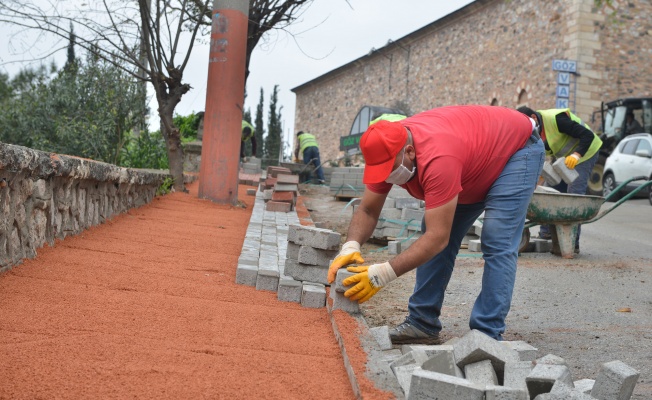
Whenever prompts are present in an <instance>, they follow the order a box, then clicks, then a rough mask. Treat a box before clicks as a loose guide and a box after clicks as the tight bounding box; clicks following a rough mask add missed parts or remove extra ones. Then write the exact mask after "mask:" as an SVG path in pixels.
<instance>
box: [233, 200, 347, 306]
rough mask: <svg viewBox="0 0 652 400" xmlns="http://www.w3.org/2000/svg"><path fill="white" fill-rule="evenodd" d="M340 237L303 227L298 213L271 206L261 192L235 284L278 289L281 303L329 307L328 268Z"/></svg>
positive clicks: (335, 234)
mask: <svg viewBox="0 0 652 400" xmlns="http://www.w3.org/2000/svg"><path fill="white" fill-rule="evenodd" d="M267 204H269V202H268V203H267ZM340 241H341V237H340V234H339V233H337V232H334V231H331V230H328V229H321V228H316V227H312V226H303V225H301V224H300V221H299V217H298V216H297V214H296V211H291V212H277V211H271V210H269V209H267V208H266V207H265V200H264V195H263V194H262V192H260V191H259V192H257V193H256V200H255V201H254V208H253V211H252V214H251V219H250V222H249V226H248V228H247V233H246V235H245V240H244V243H243V246H242V251H241V254H240V257H239V258H238V267H237V270H236V283H238V284H242V285H248V286H255V287H256V290H268V291H272V292H276V293H277V298H278V300H280V301H291V302H296V303H300V304H301V305H302V306H304V307H310V308H321V307H325V306H326V285H327V283H328V282H327V276H328V267H329V265H330V260H332V259H333V258H334V257H335V255H336V254H337V252H338V250H339V247H340Z"/></svg>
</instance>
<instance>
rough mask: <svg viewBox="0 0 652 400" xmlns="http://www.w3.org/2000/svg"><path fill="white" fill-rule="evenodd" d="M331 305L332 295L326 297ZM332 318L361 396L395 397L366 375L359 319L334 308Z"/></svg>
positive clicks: (379, 398)
mask: <svg viewBox="0 0 652 400" xmlns="http://www.w3.org/2000/svg"><path fill="white" fill-rule="evenodd" d="M326 300H327V301H328V302H329V303H330V306H331V307H332V306H333V300H332V299H331V298H330V296H329V297H328V298H327V299H326ZM332 318H333V320H334V321H335V324H336V325H337V330H338V332H339V334H340V336H341V337H342V342H344V343H345V348H346V355H347V357H348V358H349V364H350V365H351V369H352V370H353V371H354V373H355V379H356V383H357V385H358V390H359V391H360V397H362V398H363V399H374V400H389V399H395V398H396V396H394V394H393V393H391V392H386V391H382V390H380V389H378V388H377V387H376V385H374V383H373V382H372V381H371V380H370V379H369V378H368V377H367V376H366V371H367V353H366V352H365V351H364V349H363V348H362V343H360V335H361V334H362V330H363V329H367V328H366V327H361V326H360V324H359V323H358V321H357V320H356V319H355V318H353V317H352V316H350V315H349V314H348V313H347V312H344V311H342V310H333V312H332Z"/></svg>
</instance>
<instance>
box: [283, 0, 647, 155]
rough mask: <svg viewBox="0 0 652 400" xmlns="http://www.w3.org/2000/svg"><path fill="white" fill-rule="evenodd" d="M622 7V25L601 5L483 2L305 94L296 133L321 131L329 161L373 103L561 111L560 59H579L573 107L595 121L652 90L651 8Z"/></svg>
mask: <svg viewBox="0 0 652 400" xmlns="http://www.w3.org/2000/svg"><path fill="white" fill-rule="evenodd" d="M618 4H619V8H618V12H619V14H618V15H619V16H618V17H617V19H619V20H620V21H616V23H613V21H611V20H610V17H608V16H606V15H607V14H609V13H610V12H611V10H610V9H608V8H604V9H596V8H595V7H594V6H593V0H551V1H539V0H509V1H507V0H477V1H475V2H472V3H471V4H469V5H468V6H467V7H465V8H463V9H461V10H459V11H457V12H454V13H452V14H450V15H448V16H446V17H444V18H442V19H440V20H438V21H436V23H434V24H431V25H428V26H426V27H423V28H422V29H419V30H417V31H415V32H413V33H411V34H409V35H407V36H405V37H403V38H391V39H393V40H394V43H390V44H388V45H387V46H385V47H384V48H382V49H380V50H376V51H374V52H371V53H370V54H368V55H366V56H361V57H360V58H359V59H357V60H354V61H353V62H351V63H349V64H346V65H344V66H342V67H340V68H338V69H336V70H334V71H331V72H329V73H327V74H325V75H322V76H321V77H315V79H314V80H313V81H310V82H308V83H306V84H305V85H302V86H300V87H298V88H296V89H295V93H296V95H297V102H296V117H295V130H308V131H310V132H311V133H313V134H314V135H315V136H316V137H317V139H318V141H319V144H320V153H321V158H322V160H335V159H338V158H341V156H342V155H343V153H342V152H340V151H339V139H340V137H341V136H344V135H348V133H349V131H350V127H351V125H352V123H353V120H354V118H355V116H356V115H357V113H358V111H359V110H360V108H361V107H362V106H364V105H377V106H386V107H393V106H397V105H399V104H406V105H407V106H408V107H409V109H408V110H406V111H408V112H412V113H417V112H420V111H424V110H428V109H431V108H434V107H440V106H445V105H453V104H493V105H500V106H505V107H517V106H520V105H525V104H527V105H528V106H530V107H533V108H538V109H543V108H554V107H555V99H556V87H557V72H555V71H553V70H552V60H553V59H570V60H577V61H578V72H580V76H578V77H576V78H574V79H576V87H575V89H574V90H575V92H574V95H573V96H574V99H571V104H572V105H573V107H572V108H573V109H574V110H575V111H576V113H577V114H578V115H579V116H580V117H581V118H583V119H585V120H587V121H590V118H591V114H592V113H593V111H595V110H596V108H597V107H599V106H600V101H601V100H605V101H606V100H611V99H614V98H616V97H623V96H625V95H626V94H627V93H631V95H632V96H634V95H636V96H639V95H640V96H642V95H648V96H649V95H650V92H651V91H652V82H651V79H652V78H651V77H652V63H650V62H649V59H650V56H651V55H652V54H651V50H650V47H651V46H652V40H651V39H650V33H651V32H650V30H651V28H652V21H651V20H652V17H651V15H652V9H651V7H652V5H651V4H650V2H649V1H645V0H632V1H629V2H627V3H626V4H625V3H624V4H621V2H618ZM610 21H611V22H610ZM573 101H574V103H573Z"/></svg>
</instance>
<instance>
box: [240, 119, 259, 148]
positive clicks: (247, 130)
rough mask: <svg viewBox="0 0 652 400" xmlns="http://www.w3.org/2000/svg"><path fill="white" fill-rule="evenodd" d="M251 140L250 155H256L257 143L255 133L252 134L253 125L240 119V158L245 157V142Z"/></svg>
mask: <svg viewBox="0 0 652 400" xmlns="http://www.w3.org/2000/svg"><path fill="white" fill-rule="evenodd" d="M250 140H251V155H252V156H253V157H256V154H257V150H258V144H257V143H256V135H254V127H253V125H251V124H250V123H249V122H247V121H245V120H244V119H243V120H242V141H241V142H240V158H245V156H246V154H245V143H246V142H248V141H250Z"/></svg>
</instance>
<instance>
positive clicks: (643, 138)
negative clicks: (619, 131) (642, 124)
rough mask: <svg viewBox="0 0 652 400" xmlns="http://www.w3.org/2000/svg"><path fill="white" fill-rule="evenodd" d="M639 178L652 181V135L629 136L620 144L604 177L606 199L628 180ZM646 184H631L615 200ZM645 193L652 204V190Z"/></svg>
mask: <svg viewBox="0 0 652 400" xmlns="http://www.w3.org/2000/svg"><path fill="white" fill-rule="evenodd" d="M639 176H640V177H645V179H646V180H650V179H652V135H650V134H649V133H637V134H634V135H629V136H627V137H626V138H624V139H623V140H622V141H621V142H620V143H618V147H616V149H615V150H614V151H613V153H611V155H610V156H609V158H607V161H606V162H605V164H604V175H603V177H602V187H603V193H602V194H603V196H605V197H606V196H607V195H608V194H609V193H611V192H612V191H613V190H614V189H615V188H616V187H617V186H618V185H620V184H621V183H623V182H625V181H626V180H628V179H631V178H635V177H639ZM644 182H645V181H643V180H639V181H633V182H631V183H630V184H628V185H627V187H625V188H623V189H622V190H621V191H620V193H619V194H618V195H616V198H614V199H613V200H617V198H619V197H621V196H622V194H624V193H627V192H630V191H632V190H633V189H636V188H637V187H639V186H640V185H641V184H643V183H644ZM643 191H644V192H645V193H644V194H645V195H646V196H647V197H648V199H649V200H650V204H652V189H650V187H648V188H647V189H644V190H643Z"/></svg>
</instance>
